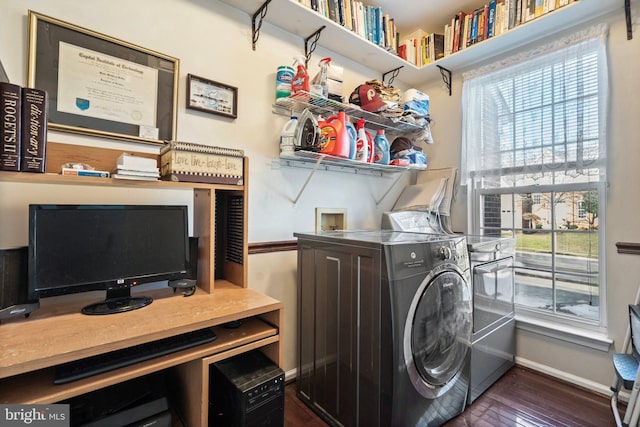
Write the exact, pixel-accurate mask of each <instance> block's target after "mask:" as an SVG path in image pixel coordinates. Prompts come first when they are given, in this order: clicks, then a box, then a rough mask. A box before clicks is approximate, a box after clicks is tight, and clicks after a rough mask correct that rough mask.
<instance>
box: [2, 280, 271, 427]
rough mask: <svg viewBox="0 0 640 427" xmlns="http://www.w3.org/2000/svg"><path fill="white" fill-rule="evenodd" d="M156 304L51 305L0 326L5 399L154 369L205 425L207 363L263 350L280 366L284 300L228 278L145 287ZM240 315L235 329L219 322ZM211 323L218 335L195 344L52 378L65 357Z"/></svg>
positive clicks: (100, 383) (34, 397)
mask: <svg viewBox="0 0 640 427" xmlns="http://www.w3.org/2000/svg"><path fill="white" fill-rule="evenodd" d="M144 294H145V295H150V296H153V298H154V301H153V303H152V304H151V305H149V306H147V307H144V308H141V309H138V310H133V311H130V312H125V313H118V314H112V315H105V316H87V315H83V314H81V313H80V309H81V308H82V307H83V306H84V305H86V304H87V303H88V302H90V301H86V300H85V301H76V302H73V303H70V304H65V305H52V306H48V307H47V306H45V307H42V308H40V309H39V310H37V311H35V312H33V313H32V315H31V317H29V318H28V319H25V318H16V319H13V320H10V321H8V322H6V323H3V324H1V325H0V403H3V404H5V403H22V404H28V403H29V404H35V403H54V402H60V401H63V400H65V399H69V398H71V397H74V396H78V395H81V394H84V393H87V392H90V391H93V390H96V389H100V388H104V387H107V386H109V385H112V384H116V383H120V382H123V381H126V380H129V379H132V378H137V377H141V376H143V375H147V374H150V373H153V372H158V371H167V372H168V373H170V374H171V375H172V378H175V379H177V384H176V388H177V389H178V390H179V394H180V395H181V396H182V397H183V398H182V399H181V401H182V405H181V408H180V410H181V411H182V412H183V414H184V415H185V417H186V418H187V420H188V423H189V425H191V426H199V425H207V420H208V386H209V365H210V364H211V363H215V362H217V361H219V360H222V359H225V358H228V357H231V356H234V355H237V354H240V353H243V352H246V351H249V350H253V349H260V350H261V351H262V352H263V353H265V354H266V355H267V356H268V357H269V358H270V359H271V360H273V361H274V362H275V363H276V364H278V365H281V364H282V357H283V354H282V346H281V345H280V340H281V339H282V329H281V328H282V324H283V304H282V303H281V302H280V301H277V300H275V299H273V298H270V297H268V296H265V295H263V294H260V293H259V292H256V291H253V290H251V289H248V288H241V287H238V286H235V285H233V284H231V283H228V282H227V283H224V281H223V282H222V283H221V282H217V283H216V287H215V289H212V290H211V291H210V293H206V292H204V291H202V290H200V289H198V291H197V292H196V293H195V294H194V295H192V296H190V297H184V296H182V294H181V293H176V294H174V293H173V292H172V290H171V289H160V290H154V291H152V292H144ZM240 319H242V320H243V322H242V325H241V326H240V327H239V328H237V329H228V328H224V327H222V326H220V325H221V324H223V323H226V322H229V321H231V320H240ZM208 327H211V328H213V330H214V331H215V332H216V334H217V339H216V340H215V341H213V342H211V343H208V344H204V345H201V346H198V347H194V348H191V349H187V350H183V351H180V352H177V353H173V354H170V355H166V356H162V357H159V358H156V359H152V360H148V361H145V362H141V363H137V364H135V365H131V366H128V367H124V368H120V369H116V370H114V371H110V372H107V373H103V374H99V375H96V376H92V377H89V378H85V379H82V380H78V381H74V382H71V383H68V384H63V385H54V384H53V367H54V366H56V365H59V364H62V363H66V362H69V361H73V360H78V359H82V358H85V357H89V356H94V355H97V354H102V353H107V352H110V351H114V350H118V349H122V348H126V347H130V346H133V345H136V344H141V343H145V342H149V341H154V340H158V339H161V338H166V337H169V336H174V335H179V334H182V333H185V332H188V331H192V330H197V329H202V328H208Z"/></svg>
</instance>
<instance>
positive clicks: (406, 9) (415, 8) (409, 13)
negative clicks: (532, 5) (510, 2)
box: [366, 0, 485, 36]
mask: <svg viewBox="0 0 640 427" xmlns="http://www.w3.org/2000/svg"><path fill="white" fill-rule="evenodd" d="M366 3H368V4H372V5H373V4H376V5H378V6H380V7H382V11H383V13H388V14H389V16H390V17H391V18H393V19H394V20H395V23H396V28H397V29H398V31H399V32H400V34H401V35H402V36H406V35H408V34H410V33H412V32H414V31H416V30H418V29H422V30H424V31H426V32H429V33H431V32H439V33H442V31H443V30H444V25H445V24H446V23H448V22H450V21H451V18H453V16H454V15H455V14H456V13H458V12H459V11H460V10H464V11H467V12H468V11H470V10H473V9H476V8H478V7H480V6H482V5H483V4H484V3H485V1H483V0H458V1H451V0H375V1H372V2H366Z"/></svg>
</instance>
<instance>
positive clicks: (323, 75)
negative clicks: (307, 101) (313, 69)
mask: <svg viewBox="0 0 640 427" xmlns="http://www.w3.org/2000/svg"><path fill="white" fill-rule="evenodd" d="M318 66H319V67H320V72H319V73H318V74H316V76H315V77H314V78H313V82H312V83H313V84H314V85H318V86H319V87H320V88H321V93H320V94H319V95H322V96H323V97H324V98H329V84H328V82H327V79H328V78H329V66H331V58H322V59H321V60H320V62H319V63H318Z"/></svg>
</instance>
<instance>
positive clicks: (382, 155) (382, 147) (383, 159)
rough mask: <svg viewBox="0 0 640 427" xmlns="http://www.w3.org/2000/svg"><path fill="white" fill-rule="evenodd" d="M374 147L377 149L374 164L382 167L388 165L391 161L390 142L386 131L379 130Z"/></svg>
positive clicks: (374, 140)
mask: <svg viewBox="0 0 640 427" xmlns="http://www.w3.org/2000/svg"><path fill="white" fill-rule="evenodd" d="M373 145H374V147H375V148H374V150H375V154H374V162H375V163H378V164H381V165H388V164H389V160H390V158H389V156H390V155H389V141H388V140H387V137H386V136H385V135H384V129H378V131H377V132H376V136H375V138H374V139H373Z"/></svg>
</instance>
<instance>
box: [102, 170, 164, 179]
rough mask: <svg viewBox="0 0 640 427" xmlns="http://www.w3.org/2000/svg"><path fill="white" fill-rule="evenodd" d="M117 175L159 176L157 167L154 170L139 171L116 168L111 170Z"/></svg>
mask: <svg viewBox="0 0 640 427" xmlns="http://www.w3.org/2000/svg"><path fill="white" fill-rule="evenodd" d="M113 173H114V174H117V175H130V176H147V177H150V178H160V170H159V169H158V168H156V169H155V171H141V170H135V169H125V168H118V169H116V170H114V171H113Z"/></svg>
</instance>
